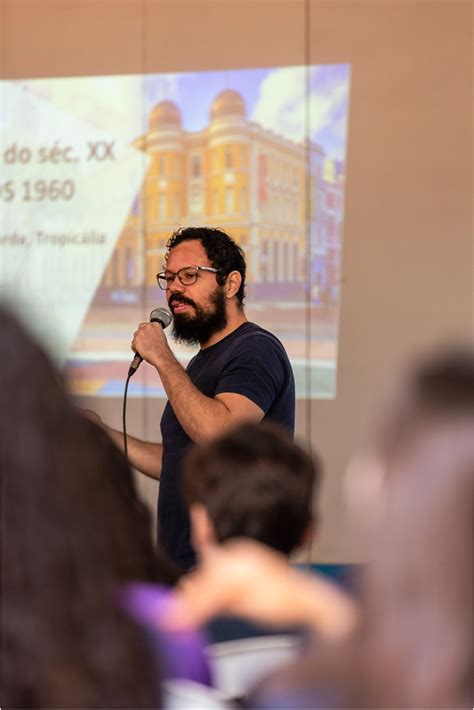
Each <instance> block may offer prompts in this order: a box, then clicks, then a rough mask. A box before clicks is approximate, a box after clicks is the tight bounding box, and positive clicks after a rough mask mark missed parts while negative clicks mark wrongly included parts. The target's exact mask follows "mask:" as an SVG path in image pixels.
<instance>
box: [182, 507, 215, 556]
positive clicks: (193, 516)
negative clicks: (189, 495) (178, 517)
mask: <svg viewBox="0 0 474 710" xmlns="http://www.w3.org/2000/svg"><path fill="white" fill-rule="evenodd" d="M189 517H190V520H191V541H192V544H193V547H194V549H195V550H196V552H202V551H203V550H205V549H206V548H208V547H209V546H210V545H215V544H216V535H215V532H214V527H213V525H212V523H211V520H210V518H209V515H208V513H207V510H206V508H205V507H204V506H203V505H202V503H192V504H191V507H190V508H189Z"/></svg>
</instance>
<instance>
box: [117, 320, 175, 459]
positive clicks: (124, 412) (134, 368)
mask: <svg viewBox="0 0 474 710" xmlns="http://www.w3.org/2000/svg"><path fill="white" fill-rule="evenodd" d="M171 318H172V316H171V313H170V312H169V310H168V309H167V308H155V309H154V310H153V311H152V312H151V313H150V323H159V324H160V325H161V327H162V328H163V329H165V328H167V327H168V326H169V324H170V323H171ZM142 360H143V358H142V357H141V356H140V355H139V354H138V353H135V357H134V358H133V360H132V363H131V365H130V367H129V369H128V375H127V379H126V380H125V389H124V392H123V406H122V432H123V453H124V454H125V458H126V459H127V463H130V462H129V461H128V439H127V416H126V415H127V394H128V383H129V382H130V378H131V377H132V375H134V374H135V372H136V371H137V370H138V368H139V366H140V363H141V362H142Z"/></svg>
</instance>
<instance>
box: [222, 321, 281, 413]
mask: <svg viewBox="0 0 474 710" xmlns="http://www.w3.org/2000/svg"><path fill="white" fill-rule="evenodd" d="M285 373H286V366H285V355H284V353H283V352H282V351H281V350H280V347H279V345H278V343H277V342H275V341H274V340H273V339H271V338H268V337H265V336H264V335H261V334H255V335H253V336H252V337H250V338H246V339H245V341H244V342H243V343H241V344H239V346H237V347H236V348H235V350H234V352H233V353H232V356H231V357H230V358H229V360H228V361H227V363H226V364H225V366H224V368H223V369H222V373H221V376H220V378H219V382H218V384H217V388H216V391H215V394H223V393H224V392H232V393H235V394H241V395H243V396H244V397H247V398H248V399H250V400H251V401H252V402H253V403H254V404H256V405H257V406H258V407H260V409H261V410H262V411H263V412H264V413H265V414H266V413H267V412H268V410H269V409H270V407H271V405H272V403H273V402H274V400H275V398H276V396H277V395H278V393H279V392H280V391H281V390H282V388H283V386H284V383H285V377H286V374H285Z"/></svg>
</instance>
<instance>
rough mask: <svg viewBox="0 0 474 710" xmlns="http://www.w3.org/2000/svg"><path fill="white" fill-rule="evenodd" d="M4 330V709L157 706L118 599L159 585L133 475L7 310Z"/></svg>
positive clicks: (137, 639) (2, 313)
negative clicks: (129, 590)
mask: <svg viewBox="0 0 474 710" xmlns="http://www.w3.org/2000/svg"><path fill="white" fill-rule="evenodd" d="M0 334H1V336H0V337H1V344H2V348H1V349H2V356H3V358H2V360H3V364H2V370H3V371H2V382H1V388H0V399H1V408H0V411H1V414H0V439H1V485H2V564H3V570H4V574H3V576H2V632H1V641H2V647H1V656H2V658H1V660H2V663H1V682H2V700H3V703H2V705H5V706H8V707H51V708H55V707H68V708H72V707H82V708H86V707H88V708H96V707H151V706H153V705H154V704H155V705H156V688H155V682H154V679H153V669H152V667H151V664H150V661H149V658H148V654H147V653H146V650H145V644H144V643H143V638H142V636H141V632H140V631H139V630H138V628H137V627H136V626H135V624H134V623H133V622H132V621H130V620H129V619H128V618H127V617H126V616H125V614H124V613H122V611H121V610H120V609H119V607H118V605H117V603H116V601H117V591H118V589H119V587H120V585H121V584H123V583H125V582H128V581H131V580H148V581H158V580H160V574H159V572H158V571H157V570H158V568H157V566H156V560H155V557H154V553H153V550H152V545H151V541H150V536H149V528H148V517H147V512H146V511H145V508H144V507H143V506H142V504H141V503H140V501H139V500H138V498H137V496H136V493H135V489H134V485H133V481H132V477H131V472H130V469H129V467H128V465H127V463H126V461H125V459H124V458H123V456H122V455H121V453H120V452H119V451H118V449H117V448H116V447H115V446H114V444H113V443H112V442H111V441H110V439H109V438H108V437H107V435H106V434H105V433H104V432H103V431H102V430H101V429H99V428H98V427H97V426H96V425H94V424H93V423H92V422H90V421H88V420H86V419H85V418H83V417H82V416H81V415H80V414H79V413H78V412H77V411H76V409H75V408H74V407H73V405H72V404H71V402H70V401H69V399H68V397H67V395H66V394H65V392H64V389H63V384H62V382H61V379H60V377H59V375H58V373H57V371H56V370H55V368H54V367H53V366H52V364H51V362H50V361H49V359H48V358H47V356H46V355H45V354H44V352H43V351H42V349H41V348H40V347H38V345H37V344H36V343H35V342H34V340H33V339H32V338H31V337H30V336H29V335H28V334H27V332H26V331H25V330H24V329H23V327H22V326H21V325H20V324H19V323H18V322H17V320H16V319H15V318H14V317H13V316H12V315H10V314H9V313H8V312H7V311H6V310H5V309H4V308H0ZM161 581H163V578H162V577H161Z"/></svg>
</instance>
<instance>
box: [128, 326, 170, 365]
mask: <svg viewBox="0 0 474 710" xmlns="http://www.w3.org/2000/svg"><path fill="white" fill-rule="evenodd" d="M132 350H133V351H134V352H135V353H139V354H140V356H141V357H142V358H143V359H144V360H146V361H147V362H149V363H150V365H154V366H155V367H158V364H159V363H161V362H162V360H163V358H164V357H166V356H167V357H169V355H170V354H171V350H170V348H169V345H168V341H167V339H166V335H165V334H164V331H163V328H162V327H161V325H160V324H159V323H140V325H139V326H138V330H136V331H135V333H134V334H133V340H132Z"/></svg>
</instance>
